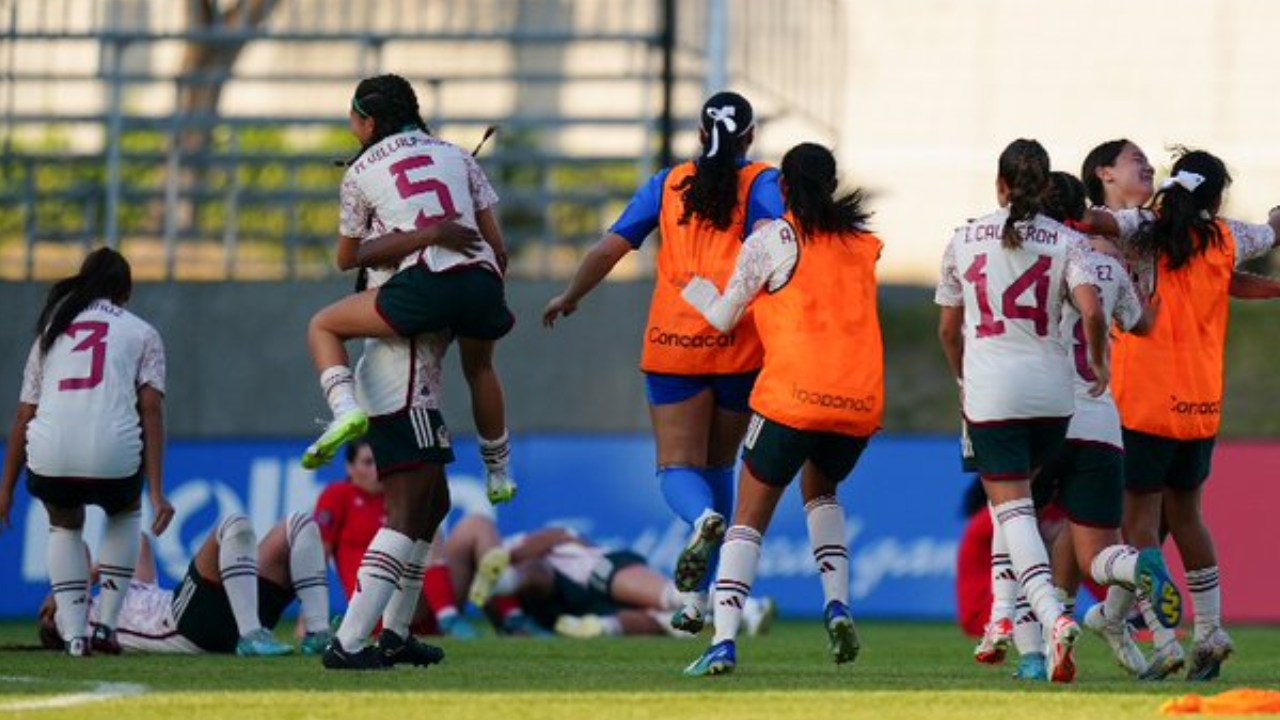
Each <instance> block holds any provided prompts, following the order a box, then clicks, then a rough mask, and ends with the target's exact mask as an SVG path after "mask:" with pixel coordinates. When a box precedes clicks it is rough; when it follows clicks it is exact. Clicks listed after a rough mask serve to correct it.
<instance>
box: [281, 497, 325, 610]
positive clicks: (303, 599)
mask: <svg viewBox="0 0 1280 720" xmlns="http://www.w3.org/2000/svg"><path fill="white" fill-rule="evenodd" d="M285 537H286V538H288V540H289V579H290V581H291V582H292V583H293V592H294V593H295V594H296V595H297V596H298V604H300V605H302V612H301V613H300V614H301V616H302V626H303V628H304V629H305V630H306V631H307V632H309V633H314V632H322V631H324V630H328V629H329V573H328V571H327V569H326V568H325V561H324V542H323V541H322V540H321V539H320V528H319V527H318V526H317V525H316V521H315V520H312V519H311V516H310V515H307V514H305V513H293V514H292V515H290V516H289V519H288V520H287V521H286V525H285Z"/></svg>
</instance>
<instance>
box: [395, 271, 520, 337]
mask: <svg viewBox="0 0 1280 720" xmlns="http://www.w3.org/2000/svg"><path fill="white" fill-rule="evenodd" d="M377 292H378V297H377V300H376V301H375V302H376V303H377V309H378V314H379V315H381V316H382V319H383V320H384V321H386V323H387V324H388V325H390V326H391V327H392V328H393V329H394V330H395V331H396V333H397V334H398V335H400V336H401V337H415V336H418V335H421V334H423V333H435V332H443V331H445V330H448V331H451V332H452V333H453V334H454V335H456V336H458V337H460V338H470V339H472V340H497V339H498V338H501V337H503V336H504V335H506V334H507V333H509V332H511V328H512V327H514V326H515V324H516V318H515V316H514V315H512V314H511V311H510V310H509V309H508V308H507V299H506V294H505V289H504V287H503V283H502V278H500V277H498V276H497V275H495V274H494V273H493V272H492V271H490V270H488V269H485V268H483V267H481V266H479V265H467V266H464V267H460V268H454V269H450V270H448V271H446V272H438V273H436V272H431V271H430V270H428V269H427V267H426V266H425V265H422V264H418V265H414V266H412V267H409V268H406V269H404V270H401V271H400V272H398V273H396V274H395V275H393V276H392V277H391V279H390V280H388V281H387V284H385V285H383V286H382V287H380V288H378V291H377Z"/></svg>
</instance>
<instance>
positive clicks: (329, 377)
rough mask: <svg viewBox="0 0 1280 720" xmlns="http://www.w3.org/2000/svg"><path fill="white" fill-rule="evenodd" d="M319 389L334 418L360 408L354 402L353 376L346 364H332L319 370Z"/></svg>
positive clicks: (354, 383)
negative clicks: (321, 370)
mask: <svg viewBox="0 0 1280 720" xmlns="http://www.w3.org/2000/svg"><path fill="white" fill-rule="evenodd" d="M320 389H321V390H322V391H323V392H324V399H325V401H326V402H328V403H329V409H330V410H332V411H333V416H334V417H335V418H337V417H342V416H343V415H346V414H347V413H349V412H351V411H352V410H359V409H360V406H359V405H358V404H356V381H355V377H354V376H353V375H352V374H351V368H349V367H347V366H346V365H334V366H333V367H331V368H326V369H325V370H324V372H321V373H320Z"/></svg>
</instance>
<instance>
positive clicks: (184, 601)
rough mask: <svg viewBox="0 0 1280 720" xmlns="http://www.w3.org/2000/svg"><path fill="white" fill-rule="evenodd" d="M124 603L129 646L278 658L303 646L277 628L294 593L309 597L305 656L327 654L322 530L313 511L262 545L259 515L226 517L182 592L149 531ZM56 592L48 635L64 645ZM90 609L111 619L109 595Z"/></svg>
mask: <svg viewBox="0 0 1280 720" xmlns="http://www.w3.org/2000/svg"><path fill="white" fill-rule="evenodd" d="M141 540H142V543H141V548H142V552H141V554H140V556H139V561H138V566H137V569H136V570H135V571H134V574H133V577H132V578H130V580H129V581H128V582H129V592H128V594H127V595H126V596H125V601H124V606H123V607H122V608H121V610H120V617H119V626H118V628H117V636H118V638H119V642H120V645H121V647H123V649H124V650H126V651H130V652H147V653H179V654H195V653H206V652H207V653H232V652H234V653H235V654H237V655H241V656H257V657H274V656H279V655H288V654H290V653H292V652H293V648H292V647H290V646H289V645H286V644H284V643H281V642H279V641H277V640H276V639H275V638H274V637H273V636H272V634H271V632H270V630H269V628H274V627H275V626H276V623H278V622H279V620H280V617H281V615H282V614H283V613H284V610H285V608H287V607H288V606H289V605H290V604H291V603H292V602H293V600H294V599H295V598H296V599H298V600H299V602H300V604H301V606H302V611H301V613H300V622H299V624H300V627H301V628H302V629H303V630H304V631H305V634H304V635H303V637H302V645H301V649H302V652H303V654H307V655H315V654H319V653H320V652H322V651H323V650H324V648H325V645H326V644H327V643H328V641H329V636H330V633H329V619H328V613H329V588H328V580H327V575H326V569H325V560H324V544H323V541H322V540H321V539H320V530H319V528H318V527H317V526H316V523H315V521H314V520H312V519H311V518H310V517H309V516H308V515H307V514H305V513H294V514H292V515H290V516H289V517H288V518H286V519H285V520H284V521H282V522H280V523H279V524H277V525H276V526H275V527H274V528H272V529H271V531H270V532H268V533H267V535H266V536H265V537H263V539H262V542H261V543H259V542H258V541H257V538H256V536H255V534H254V532H253V526H252V525H251V524H250V523H249V519H248V518H246V517H245V516H243V515H239V514H235V515H231V516H229V517H227V518H226V519H224V520H223V521H222V522H221V523H219V524H218V527H217V529H215V530H214V531H213V533H211V534H210V536H209V537H208V538H206V539H205V541H204V543H203V544H202V545H201V546H200V549H199V550H197V551H196V554H195V556H194V557H193V558H192V559H191V565H190V567H189V568H188V569H187V574H186V576H185V577H184V578H183V580H182V584H181V585H180V586H179V587H178V589H177V590H176V591H174V590H168V589H165V588H163V587H161V586H160V584H159V581H158V574H157V572H156V562H155V556H154V554H153V553H152V552H151V545H150V543H149V542H148V540H147V538H146V537H145V536H143V537H142V538H141ZM51 604H52V603H51V600H46V601H45V604H44V606H43V607H42V608H41V611H40V638H41V642H42V644H44V645H45V646H46V647H51V648H56V647H61V638H60V636H59V633H58V632H57V623H56V620H55V618H54V616H53V613H52V612H50V610H51ZM91 605H92V607H91V608H90V610H89V617H90V620H91V622H93V623H94V624H95V625H96V624H97V623H98V622H99V621H100V619H101V608H102V602H101V597H97V598H94V599H93V600H92V602H91Z"/></svg>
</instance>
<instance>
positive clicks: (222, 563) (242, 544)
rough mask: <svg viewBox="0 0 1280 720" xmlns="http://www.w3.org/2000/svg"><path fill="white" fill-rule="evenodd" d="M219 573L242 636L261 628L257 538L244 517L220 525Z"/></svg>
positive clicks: (225, 521)
mask: <svg viewBox="0 0 1280 720" xmlns="http://www.w3.org/2000/svg"><path fill="white" fill-rule="evenodd" d="M218 574H219V575H220V576H221V577H222V589H223V590H224V591H226V593H227V601H228V603H230V605H231V614H232V615H234V616H235V618H236V628H237V629H239V631H240V636H241V637H244V636H245V635H247V634H248V633H251V632H253V631H254V630H258V629H260V628H261V627H262V621H261V620H259V619H258V538H257V536H256V535H254V533H253V525H252V524H250V523H249V518H247V517H245V516H243V515H232V516H231V517H229V518H227V519H226V520H223V521H222V524H221V525H219V526H218Z"/></svg>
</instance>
